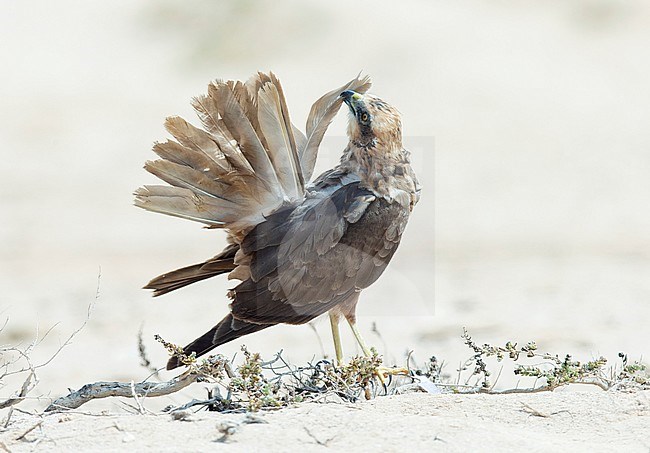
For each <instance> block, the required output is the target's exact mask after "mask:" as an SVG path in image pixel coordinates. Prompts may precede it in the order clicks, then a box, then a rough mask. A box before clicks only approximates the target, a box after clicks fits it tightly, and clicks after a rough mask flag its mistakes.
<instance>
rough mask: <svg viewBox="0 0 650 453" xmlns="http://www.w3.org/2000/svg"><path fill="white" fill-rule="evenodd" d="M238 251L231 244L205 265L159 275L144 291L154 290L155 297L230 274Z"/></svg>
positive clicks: (204, 263)
mask: <svg viewBox="0 0 650 453" xmlns="http://www.w3.org/2000/svg"><path fill="white" fill-rule="evenodd" d="M238 250H239V246H238V245H236V244H231V245H229V246H228V247H226V248H225V249H224V250H223V251H222V252H221V253H219V254H218V255H217V256H215V257H213V258H210V259H209V260H207V261H205V262H203V263H199V264H193V265H191V266H186V267H183V268H180V269H176V270H174V271H171V272H167V273H165V274H162V275H159V276H158V277H156V278H154V279H152V280H151V281H150V282H149V283H147V285H146V286H145V287H144V289H153V290H154V293H153V295H154V297H155V296H160V295H162V294H167V293H168V292H171V291H174V290H175V289H178V288H182V287H183V286H187V285H189V284H191V283H194V282H198V281H201V280H204V279H206V278H210V277H214V276H215V275H220V274H223V273H226V272H230V271H232V270H233V269H234V268H235V255H236V254H237V251H238Z"/></svg>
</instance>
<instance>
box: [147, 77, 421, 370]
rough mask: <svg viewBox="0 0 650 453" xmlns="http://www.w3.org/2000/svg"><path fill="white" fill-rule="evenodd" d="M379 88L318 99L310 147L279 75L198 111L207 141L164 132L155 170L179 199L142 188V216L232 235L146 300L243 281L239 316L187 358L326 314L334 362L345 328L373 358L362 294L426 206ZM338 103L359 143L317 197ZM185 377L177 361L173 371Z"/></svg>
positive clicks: (173, 126) (172, 127)
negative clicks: (198, 285)
mask: <svg viewBox="0 0 650 453" xmlns="http://www.w3.org/2000/svg"><path fill="white" fill-rule="evenodd" d="M369 87H370V81H369V79H368V78H367V77H365V78H359V77H357V78H356V79H354V80H352V81H350V82H349V83H347V84H346V85H344V86H342V87H341V88H338V89H336V90H333V91H330V92H329V93H327V94H325V95H324V96H322V97H321V98H320V99H319V100H318V101H316V102H315V103H314V105H313V106H312V109H311V111H310V113H309V117H308V119H307V126H306V134H303V133H302V132H300V130H299V129H298V128H296V127H295V126H294V125H293V124H292V123H291V121H290V119H289V113H288V109H287V105H286V101H285V99H284V93H283V90H282V87H281V85H280V82H279V80H278V79H277V78H276V77H275V75H273V74H272V73H271V74H268V75H267V74H263V73H258V74H256V75H255V76H253V77H252V78H251V79H250V80H248V81H247V82H246V83H242V82H235V81H228V82H222V81H217V82H214V83H212V84H210V86H209V87H208V94H207V95H204V96H200V97H197V98H195V99H194V102H193V105H194V107H195V109H196V111H197V113H198V114H199V117H200V118H201V121H202V123H203V126H204V129H199V128H196V127H194V126H192V125H190V124H188V123H187V122H185V121H184V120H182V119H181V118H176V117H172V118H168V119H167V121H166V123H165V125H166V127H167V130H168V131H169V132H170V133H171V134H172V135H173V136H174V138H175V139H176V141H167V142H164V143H157V144H155V145H154V152H155V153H156V154H158V156H160V158H161V159H160V160H156V161H153V162H147V163H146V165H145V168H146V169H147V170H148V171H150V172H151V173H153V174H155V175H156V176H158V177H159V178H161V179H162V180H163V181H165V182H167V183H169V184H171V186H172V187H170V186H145V187H143V188H141V189H138V190H137V191H136V193H135V195H136V199H135V204H136V205H137V206H139V207H142V208H144V209H147V210H150V211H155V212H161V213H164V214H168V215H173V216H177V217H182V218H186V219H190V220H195V221H198V222H202V223H204V224H205V225H207V226H208V227H210V228H223V229H225V230H226V231H227V233H228V242H229V245H228V246H227V247H226V248H225V249H224V250H223V251H222V252H221V253H220V254H218V255H216V256H215V257H213V258H211V259H209V260H207V261H205V262H204V263H200V264H196V265H192V266H188V267H185V268H182V269H178V270H175V271H172V272H169V273H167V274H164V275H161V276H159V277H156V278H155V279H153V280H152V281H151V282H149V284H148V285H147V286H146V287H145V288H147V289H152V290H154V296H158V295H161V294H165V293H168V292H170V291H174V290H176V289H178V288H181V287H183V286H186V285H189V284H191V283H194V282H196V281H199V280H203V279H206V278H209V277H212V276H215V275H219V274H223V273H228V274H229V275H228V278H229V279H237V280H240V281H241V283H239V284H238V285H237V286H235V287H234V288H233V289H232V290H231V291H230V292H229V294H228V296H229V298H230V299H231V304H230V314H228V315H227V316H226V317H225V318H224V319H223V320H221V321H220V322H219V323H218V324H217V325H216V326H215V327H213V328H212V329H211V330H210V331H208V332H207V333H205V334H204V335H202V336H201V337H199V338H197V339H196V340H194V341H193V342H192V343H190V344H189V345H187V346H186V347H185V348H184V352H185V353H186V354H191V353H195V354H196V355H197V356H200V355H202V354H205V353H206V352H208V351H210V350H211V349H213V348H215V347H216V346H218V345H220V344H223V343H226V342H229V341H232V340H234V339H236V338H239V337H241V336H242V335H246V334H249V333H252V332H256V331H258V330H262V329H265V328H267V327H270V326H273V325H275V324H279V323H289V324H302V323H305V322H307V321H309V320H311V319H313V318H315V317H317V316H319V315H321V314H323V313H325V312H328V311H329V313H330V320H331V321H332V329H333V334H334V339H335V347H336V353H337V359H339V360H341V355H342V353H341V350H340V343H339V342H338V319H339V317H340V316H341V315H343V316H345V317H346V319H347V320H348V321H349V322H350V325H351V326H352V328H353V332H354V333H355V336H357V339H358V340H359V343H360V344H361V346H362V349H363V350H364V352H367V348H366V347H365V344H364V343H363V340H362V339H361V337H360V335H359V334H358V331H357V330H356V326H355V324H354V323H355V318H354V312H355V307H356V303H357V300H358V296H359V293H360V291H361V290H362V289H364V288H367V287H368V286H369V285H371V284H372V283H373V282H374V281H376V280H377V278H379V276H380V275H381V274H382V272H383V271H384V269H385V268H386V266H387V265H388V262H389V261H390V259H391V258H392V256H393V254H394V253H395V250H396V249H397V246H398V244H399V241H400V239H401V236H402V233H403V231H404V228H405V226H406V223H407V221H408V218H409V215H410V212H411V210H412V208H413V206H414V205H415V203H417V200H418V197H419V186H418V184H417V180H416V178H415V175H414V173H413V170H412V168H411V166H410V163H409V153H408V152H407V151H406V150H404V148H403V147H402V131H401V120H400V115H399V113H398V112H397V111H396V110H395V109H394V108H393V107H391V106H390V105H388V104H387V103H386V102H384V101H382V100H381V99H379V98H377V97H375V96H371V95H367V94H364V93H365V92H366V91H367V90H368V88H369ZM342 102H345V103H346V104H347V105H348V107H349V111H350V115H351V116H350V122H349V128H348V135H349V139H350V141H349V144H348V146H347V147H346V149H345V150H344V152H343V156H342V158H341V161H340V163H339V165H337V166H336V167H335V168H333V169H332V170H329V171H327V172H325V173H323V174H322V175H320V176H319V177H318V178H316V179H315V180H314V181H313V182H312V183H311V184H308V182H309V181H310V179H311V175H312V173H313V169H314V165H315V162H316V156H317V152H318V147H319V145H320V143H321V141H322V139H323V136H324V134H325V131H326V130H327V127H328V126H329V124H330V123H331V121H332V119H333V118H334V116H335V115H336V113H337V112H338V110H339V107H340V106H341V103H342ZM177 366H179V362H178V360H177V358H176V357H172V358H171V359H170V361H169V363H168V364H167V368H168V369H173V368H175V367H177Z"/></svg>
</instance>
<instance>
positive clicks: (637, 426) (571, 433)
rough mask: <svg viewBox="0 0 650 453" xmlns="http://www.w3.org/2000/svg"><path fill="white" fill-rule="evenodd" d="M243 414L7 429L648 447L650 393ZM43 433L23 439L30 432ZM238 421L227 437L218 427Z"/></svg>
mask: <svg viewBox="0 0 650 453" xmlns="http://www.w3.org/2000/svg"><path fill="white" fill-rule="evenodd" d="M245 418H246V416H245V415H243V414H242V415H223V414H214V413H206V412H200V413H196V414H194V415H192V416H191V417H190V418H189V419H187V420H186V421H174V420H172V418H171V417H170V416H169V415H158V416H151V415H149V416H146V415H145V416H142V415H115V414H113V415H98V414H95V415H84V414H79V413H73V414H63V415H62V414H57V415H49V416H47V417H45V418H44V419H38V418H34V417H32V418H26V417H22V418H21V419H20V421H17V422H16V423H14V424H13V425H12V429H11V430H10V431H9V432H6V433H3V434H2V437H1V438H0V439H2V442H4V445H6V446H7V447H8V448H10V449H11V451H33V450H35V449H37V448H41V449H45V448H54V449H56V450H59V451H88V450H94V451H124V450H127V449H128V450H130V451H144V450H146V451H161V452H162V451H165V452H166V451H169V452H172V451H188V452H189V451H207V450H212V449H218V450H219V451H305V450H307V451H327V450H330V451H388V452H397V451H409V450H410V451H451V452H456V451H457V452H466V451H504V450H508V451H523V450H526V451H534V452H536V451H591V452H601V451H602V452H611V451H630V452H636V451H639V452H640V451H648V449H649V448H650V438H649V437H648V425H650V392H647V391H646V392H642V393H633V394H614V393H605V392H557V393H553V394H534V395H526V396H521V395H503V396H498V397H495V396H489V395H473V396H467V395H465V396H462V395H429V394H422V393H418V394H407V395H400V396H392V397H384V398H380V399H377V400H374V401H369V402H364V403H360V404H355V405H342V404H333V403H330V404H316V403H310V404H302V405H299V406H297V407H292V408H288V409H285V410H282V411H280V412H269V413H262V414H259V415H257V416H256V421H258V422H259V421H261V422H262V423H255V424H242V422H243V421H244V420H245ZM39 422H42V423H41V424H40V425H39V426H38V427H37V428H35V429H34V430H33V431H31V432H30V433H29V434H27V435H26V436H25V437H24V440H20V441H15V440H12V439H15V438H16V437H18V436H20V435H22V434H23V433H24V432H25V431H26V430H27V429H29V428H31V427H33V426H34V425H35V424H37V423H39ZM224 424H230V425H233V424H234V425H239V426H238V427H237V428H236V430H235V432H234V433H233V434H232V435H230V436H228V438H227V439H223V434H221V432H220V431H219V430H218V426H222V425H224Z"/></svg>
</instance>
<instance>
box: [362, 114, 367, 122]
mask: <svg viewBox="0 0 650 453" xmlns="http://www.w3.org/2000/svg"><path fill="white" fill-rule="evenodd" d="M361 121H363V122H364V123H365V122H366V121H368V114H367V113H364V114H363V115H361Z"/></svg>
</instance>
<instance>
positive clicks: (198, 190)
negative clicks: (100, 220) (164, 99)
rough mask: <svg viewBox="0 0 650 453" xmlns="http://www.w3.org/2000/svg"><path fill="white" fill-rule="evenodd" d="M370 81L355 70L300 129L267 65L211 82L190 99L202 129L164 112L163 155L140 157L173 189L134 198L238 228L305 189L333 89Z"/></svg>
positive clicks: (335, 104)
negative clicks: (166, 136)
mask: <svg viewBox="0 0 650 453" xmlns="http://www.w3.org/2000/svg"><path fill="white" fill-rule="evenodd" d="M369 86H370V81H369V79H368V77H363V78H362V77H357V78H355V79H354V80H352V81H350V82H348V83H347V84H346V85H344V86H342V87H341V88H339V89H337V90H333V91H331V92H329V93H327V94H326V95H324V96H322V97H321V98H320V99H319V100H318V101H316V102H315V103H314V105H313V106H312V108H311V111H310V114H309V118H308V120H307V134H306V135H304V134H303V133H302V132H301V131H300V130H298V129H297V128H296V127H295V126H294V125H293V124H292V123H291V120H290V118H289V111H288V108H287V104H286V100H285V97H284V91H283V89H282V85H281V84H280V81H279V80H278V78H277V77H276V76H275V75H274V74H273V73H270V74H264V73H261V72H260V73H258V74H256V75H254V76H253V77H251V78H250V79H249V80H248V81H246V82H245V83H242V82H238V81H228V82H223V81H215V82H213V83H211V84H210V85H209V86H208V93H207V95H202V96H198V97H195V98H194V99H193V100H192V105H193V107H194V109H195V110H196V112H197V114H198V116H199V118H200V119H201V123H202V124H203V129H200V128H197V127H195V126H193V125H191V124H189V123H188V122H186V121H185V120H183V119H182V118H179V117H170V118H168V119H167V120H166V122H165V127H166V128H167V130H168V131H169V132H170V133H171V134H172V135H173V136H174V138H175V139H176V140H175V141H174V140H168V141H166V142H163V143H156V144H155V145H154V152H156V154H158V156H160V158H161V159H160V160H156V161H153V162H147V164H146V165H145V168H146V169H147V170H148V171H149V172H151V173H153V174H154V175H156V176H158V177H159V178H160V179H162V180H163V181H165V182H167V183H169V184H170V185H172V186H175V188H176V190H171V191H163V190H161V189H160V188H159V187H158V186H148V187H145V188H142V189H139V190H138V191H137V192H136V194H135V195H136V202H135V204H136V206H139V207H142V208H144V209H147V210H150V211H154V212H161V213H164V214H168V215H173V216H176V217H181V218H185V219H190V220H194V221H198V222H202V223H204V224H207V225H209V226H210V227H217V228H226V229H227V230H228V231H229V233H230V234H231V235H233V236H235V237H237V236H241V233H242V232H245V231H247V230H248V229H250V228H252V227H254V226H255V225H256V224H257V223H259V222H261V221H262V220H263V219H264V216H265V215H268V214H269V213H271V212H273V211H274V210H276V209H277V208H279V207H280V206H282V204H283V203H285V202H286V201H287V200H293V199H299V198H301V197H302V196H303V194H304V190H305V184H306V182H307V181H309V179H310V178H311V174H312V172H313V169H314V164H315V161H316V154H317V151H318V146H319V145H320V142H321V141H322V138H323V135H324V134H325V131H326V130H327V127H328V126H329V124H330V122H331V121H332V119H333V117H334V115H336V112H337V111H338V109H339V107H340V105H341V102H340V100H339V99H338V95H339V94H340V93H341V91H343V90H346V89H354V90H356V91H359V92H365V91H366V90H367V89H368V88H369Z"/></svg>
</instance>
